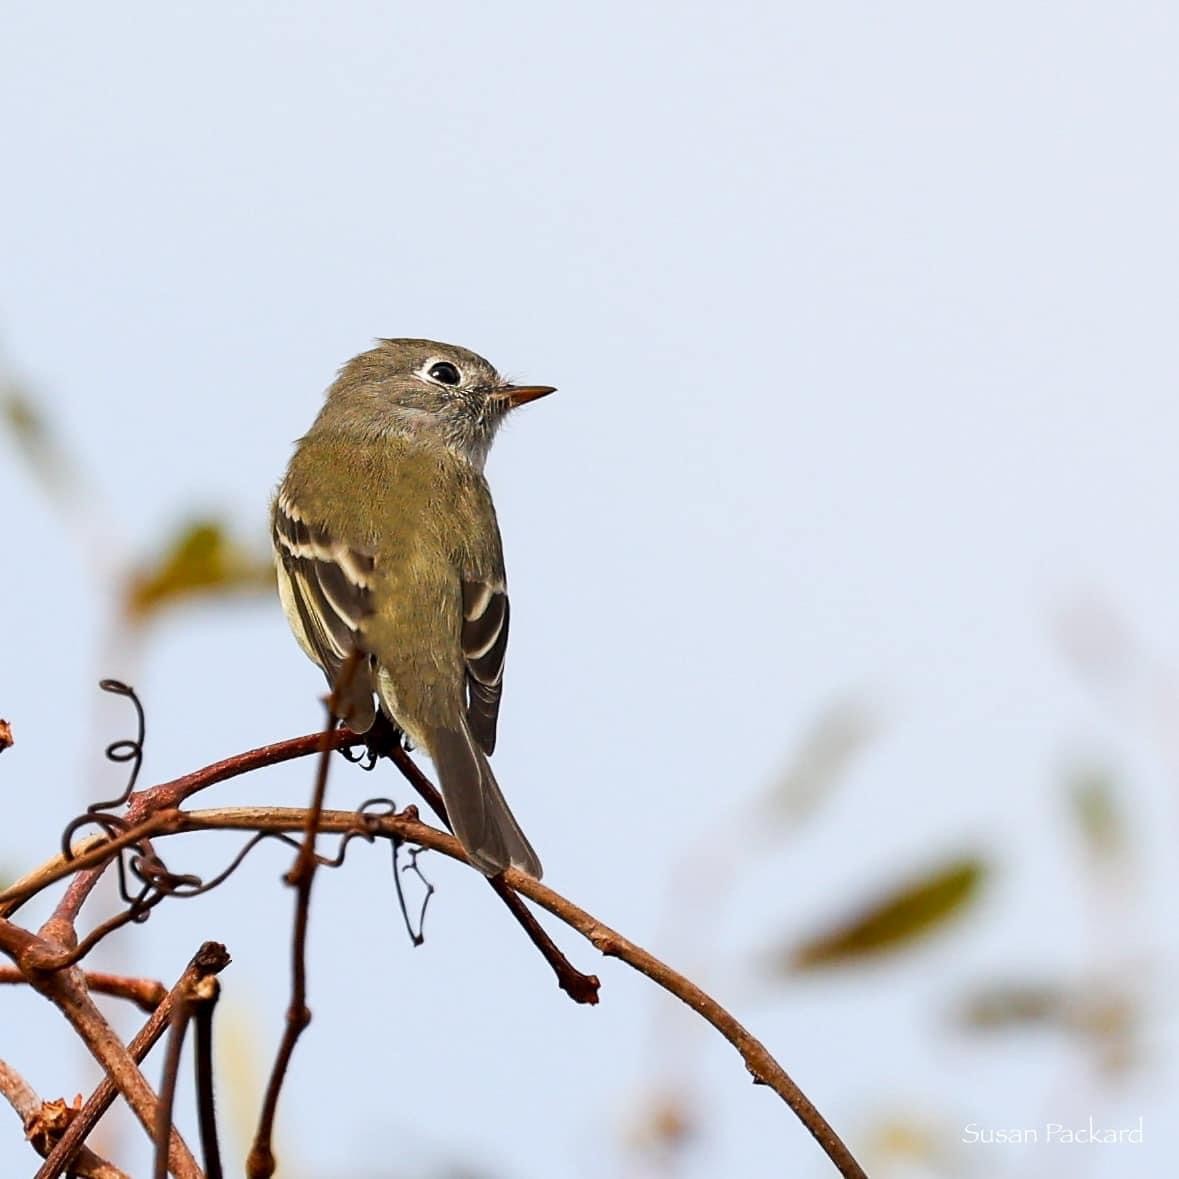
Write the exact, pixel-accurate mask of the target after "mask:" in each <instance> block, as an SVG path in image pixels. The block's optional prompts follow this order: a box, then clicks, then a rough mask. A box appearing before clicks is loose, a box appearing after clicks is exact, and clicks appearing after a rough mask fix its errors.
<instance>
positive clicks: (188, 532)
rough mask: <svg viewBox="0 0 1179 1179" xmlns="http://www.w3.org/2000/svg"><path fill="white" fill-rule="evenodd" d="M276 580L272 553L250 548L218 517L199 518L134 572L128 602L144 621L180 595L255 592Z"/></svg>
mask: <svg viewBox="0 0 1179 1179" xmlns="http://www.w3.org/2000/svg"><path fill="white" fill-rule="evenodd" d="M273 584H274V566H273V563H272V562H271V560H270V558H269V556H268V555H264V554H261V553H254V552H250V551H247V550H246V549H245V548H243V547H242V546H240V545H239V544H237V543H236V542H235V541H233V540H231V539H230V538H229V537H228V536H227V535H226V532H225V529H224V528H223V527H222V525H221V524H219V523H217V522H215V521H198V522H196V523H194V524H190V525H187V526H186V527H184V528H182V529H181V530H180V531H179V532H178V533H177V535H176V537H175V538H174V539H173V541H172V543H171V544H169V545H168V546H167V548H166V549H165V550H164V553H163V554H162V555H161V556H160V558H159V559H158V560H156V561H155V562H153V563H151V564H149V565H147V566H146V567H144V568H140V569H138V570H136V571H135V572H134V573H132V574H131V576H130V578H129V579H128V583H127V587H126V591H125V598H124V602H125V608H126V612H127V615H128V616H129V617H130V618H131V619H132V621H135V622H144V621H146V620H147V619H148V618H150V617H152V616H154V615H155V614H157V613H158V612H159V611H160V610H161V609H162V608H164V607H166V606H172V605H175V604H176V603H178V602H180V601H187V600H192V599H194V598H210V597H216V596H220V595H226V594H237V593H243V592H252V593H256V592H259V591H263V590H269V589H271V588H272V587H273Z"/></svg>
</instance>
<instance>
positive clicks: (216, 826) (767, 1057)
mask: <svg viewBox="0 0 1179 1179" xmlns="http://www.w3.org/2000/svg"><path fill="white" fill-rule="evenodd" d="M307 819H308V812H307V810H305V809H303V808H299V807H229V808H223V809H218V810H208V811H191V812H175V813H174V820H173V823H172V825H171V827H170V829H169V832H168V834H172V833H176V832H180V831H204V830H222V831H223V830H232V831H300V830H303V829H305V827H306V824H307ZM359 822H361V819H360V817H359V816H358V815H357V814H356V813H355V812H353V811H323V812H322V813H321V814H320V816H319V830H320V831H321V832H335V833H339V834H346V833H347V832H349V831H355V830H356V829H357V825H358V823H359ZM363 823H364V829H365V830H366V831H368V832H369V833H370V834H373V835H382V836H385V837H387V838H394V839H400V840H404V841H406V842H408V843H416V844H418V845H419V846H421V847H428V848H431V849H432V850H434V851H438V852H441V853H442V854H443V855H446V856H449V857H450V858H451V859H454V860H459V861H460V862H462V863H467V862H468V861H467V857H466V854H465V853H464V852H463V849H462V847H461V845H460V844H459V842H458V840H457V839H455V838H454V836H453V835H448V834H446V832H444V831H439V830H437V828H434V827H430V826H428V825H427V824H425V823H423V822H421V821H420V820H419V819H418V818H417V815H416V812H410V813H405V812H402V813H400V814H395V815H366V816H365V817H364V819H363ZM504 879H505V881H506V883H507V884H509V885H510V886H511V887H512V888H513V889H515V890H516V891H517V892H518V893H520V894H521V895H522V896H525V897H527V898H528V899H529V900H531V901H534V902H535V903H536V904H538V905H540V907H541V908H543V909H546V910H548V912H550V913H552V914H553V916H554V917H556V918H558V919H559V920H561V921H563V922H564V923H565V924H566V925H568V926H569V927H570V928H571V929H574V930H576V931H577V932H578V933H580V934H581V935H582V937H584V938H586V940H587V941H589V942H590V943H591V944H592V945H593V946H595V947H596V948H597V949H598V950H600V951H601V952H602V953H603V954H605V955H606V956H607V957H613V958H618V959H619V960H621V961H623V962H625V963H626V964H627V965H628V966H630V967H631V968H632V969H633V970H636V971H638V972H639V973H640V974H643V975H646V977H647V978H649V979H651V981H652V982H654V983H655V984H656V985H657V986H660V987H662V988H663V989H664V990H665V991H667V992H668V993H669V994H671V995H674V996H675V997H676V998H677V999H679V1000H680V1001H681V1002H683V1003H685V1004H686V1005H687V1006H689V1007H690V1008H692V1010H693V1011H695V1012H696V1013H697V1014H698V1015H700V1016H701V1018H703V1019H704V1020H706V1021H707V1022H708V1023H710V1024H711V1025H712V1026H713V1027H714V1028H716V1030H717V1031H718V1032H719V1033H720V1034H721V1035H722V1036H724V1038H725V1039H726V1040H728V1042H729V1043H730V1044H732V1045H733V1047H734V1048H735V1049H736V1050H737V1052H738V1053H739V1054H740V1056H741V1058H742V1060H743V1061H744V1062H745V1067H746V1069H748V1071H749V1072H750V1074H751V1075H752V1076H753V1079H754V1081H755V1082H756V1083H758V1084H762V1085H765V1086H767V1087H768V1088H770V1089H772V1090H773V1091H774V1092H775V1093H776V1094H777V1095H778V1096H779V1097H780V1098H781V1099H782V1101H783V1102H785V1104H786V1105H787V1106H789V1108H790V1109H791V1110H792V1111H793V1112H794V1114H795V1116H796V1117H797V1118H798V1119H799V1121H800V1122H802V1124H803V1125H804V1126H805V1127H806V1128H807V1130H809V1131H810V1133H811V1134H812V1135H813V1136H814V1138H815V1140H816V1141H817V1142H818V1143H819V1145H820V1146H821V1147H822V1148H823V1150H824V1152H825V1153H826V1154H827V1157H828V1158H829V1159H830V1160H831V1161H832V1162H833V1163H834V1164H835V1166H836V1168H837V1169H838V1170H839V1173H840V1174H841V1175H842V1176H844V1179H866V1176H865V1173H864V1170H863V1168H862V1167H861V1166H860V1165H859V1163H857V1162H856V1160H855V1158H854V1157H853V1156H852V1154H851V1152H850V1151H849V1150H848V1148H847V1147H846V1146H845V1145H844V1143H843V1141H842V1140H841V1139H840V1138H839V1136H838V1135H837V1134H836V1133H835V1131H834V1130H833V1129H832V1128H831V1126H830V1125H829V1124H828V1122H827V1120H826V1119H825V1118H824V1117H823V1115H822V1114H820V1113H819V1111H818V1110H817V1109H816V1108H815V1107H814V1105H812V1104H811V1102H810V1100H809V1099H808V1098H807V1096H806V1094H804V1093H803V1092H802V1090H801V1089H799V1087H798V1086H797V1085H796V1084H795V1083H794V1081H793V1080H792V1079H791V1078H790V1076H789V1074H787V1072H786V1070H785V1069H783V1068H782V1066H781V1065H780V1064H779V1063H778V1062H777V1061H776V1060H775V1059H774V1057H773V1056H772V1055H771V1053H770V1052H769V1050H768V1049H767V1048H766V1047H765V1045H764V1044H762V1043H761V1041H760V1040H758V1039H757V1038H756V1037H755V1036H753V1034H752V1033H751V1032H749V1030H748V1029H747V1028H745V1027H744V1026H743V1025H742V1024H741V1023H740V1022H739V1021H738V1020H737V1019H736V1018H735V1017H734V1016H733V1015H731V1014H730V1013H729V1012H728V1011H727V1010H726V1009H725V1008H724V1007H722V1006H721V1005H720V1004H719V1003H718V1002H717V1001H716V1000H715V999H713V998H712V997H711V996H710V995H709V994H707V993H706V992H705V991H703V990H702V989H701V988H700V987H698V986H697V985H696V984H695V983H694V982H692V981H691V979H688V978H685V977H684V976H683V975H682V974H680V973H679V972H678V971H676V970H673V969H672V968H671V967H670V966H668V965H667V964H666V963H665V962H662V961H660V960H659V959H658V958H656V957H655V956H654V955H653V954H651V953H649V952H648V951H647V950H644V949H643V948H642V947H641V946H639V945H636V944H635V943H634V942H632V941H630V940H629V939H627V938H625V937H623V936H622V934H620V933H618V932H617V931H616V930H614V929H611V928H610V927H609V926H608V925H605V924H603V923H602V922H601V921H599V920H598V919H597V918H596V917H594V916H592V915H591V914H590V913H587V912H586V911H585V910H584V909H582V908H580V907H579V906H577V905H575V904H574V903H573V902H572V901H570V900H569V899H568V898H566V897H563V896H562V895H561V894H560V893H557V892H555V891H554V890H553V889H551V888H549V887H548V886H546V885H544V884H541V883H540V881H539V880H534V879H533V878H532V877H531V876H528V875H527V874H526V873H524V872H520V871H518V870H517V869H515V868H509V869H508V870H507V871H506V872H505V873H504Z"/></svg>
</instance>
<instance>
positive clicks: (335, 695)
mask: <svg viewBox="0 0 1179 1179" xmlns="http://www.w3.org/2000/svg"><path fill="white" fill-rule="evenodd" d="M359 659H360V656H359V655H358V654H357V653H356V652H353V653H352V655H350V656H349V657H348V659H347V660H346V661H345V663H344V665H343V667H341V669H340V671H339V673H338V674H337V677H336V684H335V686H334V687H333V689H332V693H331V695H330V696H329V697H328V700H327V723H326V724H325V725H324V730H323V735H322V736H321V738H320V742H319V764H318V766H317V767H316V773H315V788H314V790H313V791H312V796H311V806H310V807H309V808H308V809H307V812H306V815H305V816H304V821H303V842H302V844H300V846H299V851H298V853H297V854H296V856H295V862H294V864H293V865H292V866H291V870H290V871H289V872H288V873H287V874H286V876H285V877H284V879H285V880H286V882H287V884H289V885H290V886H291V887H292V888H293V889H294V890H295V919H294V923H293V928H292V930H291V1000H290V1003H289V1004H288V1006H287V1018H286V1025H285V1027H284V1028H283V1035H282V1040H281V1041H280V1042H279V1046H278V1051H277V1052H276V1053H275V1057H274V1065H273V1067H272V1068H271V1071H270V1079H269V1081H268V1082H267V1084H266V1095H265V1097H264V1098H263V1101H262V1111H261V1113H260V1114H259V1116H258V1128H257V1130H256V1131H255V1132H254V1141H253V1142H252V1143H251V1145H250V1153H249V1155H248V1156H247V1158H246V1174H247V1176H249V1179H269V1176H271V1175H273V1174H274V1170H275V1166H276V1163H275V1158H274V1148H273V1145H272V1143H273V1139H274V1119H275V1115H276V1114H277V1113H278V1098H279V1094H280V1093H281V1092H282V1086H283V1082H284V1081H285V1080H286V1075H287V1069H288V1067H289V1066H290V1063H291V1056H292V1055H293V1054H294V1051H295V1045H296V1043H298V1040H299V1037H300V1036H301V1035H302V1034H303V1030H304V1028H306V1027H307V1025H308V1024H309V1023H310V1022H311V1009H310V1008H309V1007H308V1006H307V925H308V922H309V921H310V918H311V886H312V884H313V883H314V881H315V869H316V868H317V867H318V863H317V861H316V858H315V840H316V837H317V836H318V834H319V817H320V815H321V814H322V813H323V803H324V798H325V797H326V795H327V779H328V769H329V768H330V766H331V757H332V735H333V733H334V732H335V731H336V723H337V722H336V713H337V701H338V699H339V698H340V696H341V694H342V692H343V691H344V690H346V688H347V686H348V684H349V683H350V681H351V680H352V677H353V676H354V675H355V674H356V667H357V664H358V662H359Z"/></svg>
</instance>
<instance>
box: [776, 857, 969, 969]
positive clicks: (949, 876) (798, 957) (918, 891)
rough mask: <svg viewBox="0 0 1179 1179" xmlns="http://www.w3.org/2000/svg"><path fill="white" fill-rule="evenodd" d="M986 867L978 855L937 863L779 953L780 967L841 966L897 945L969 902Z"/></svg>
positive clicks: (926, 932) (915, 937) (955, 915)
mask: <svg viewBox="0 0 1179 1179" xmlns="http://www.w3.org/2000/svg"><path fill="white" fill-rule="evenodd" d="M989 871H990V869H989V867H988V866H987V864H986V863H985V862H984V861H983V860H982V859H981V858H979V857H965V858H961V859H956V860H952V861H950V862H949V863H947V864H943V865H942V866H940V867H938V868H936V869H934V870H933V871H931V872H929V873H927V874H926V875H924V876H922V877H921V878H920V879H918V880H915V881H911V882H909V883H905V884H902V885H900V886H899V887H898V888H896V889H895V890H893V891H892V892H890V893H889V894H888V895H886V896H885V897H883V898H882V899H880V900H877V901H874V902H872V903H871V904H869V905H867V906H865V907H864V908H863V909H862V910H861V911H860V912H859V913H857V914H855V915H854V916H852V917H851V918H850V919H849V920H847V921H843V922H840V923H839V924H838V925H836V926H835V927H834V928H832V929H830V930H828V931H826V932H824V933H821V934H819V935H817V936H816V937H813V938H810V939H808V940H806V941H804V942H803V943H802V944H801V945H799V946H796V947H794V948H793V949H790V950H788V951H786V952H785V953H784V954H783V955H782V956H781V958H782V963H781V964H782V967H783V968H784V969H786V970H790V971H802V970H812V969H814V968H816V967H825V966H845V965H848V964H850V963H856V962H858V961H860V960H861V959H864V958H867V957H871V956H874V955H877V954H880V953H883V952H885V951H893V950H898V949H901V948H902V947H904V946H907V945H909V944H911V943H912V942H914V941H916V940H918V939H919V938H923V937H926V936H928V935H929V934H931V933H933V932H934V931H935V930H937V929H939V928H941V927H942V926H944V925H946V924H947V923H948V922H950V921H952V920H954V919H956V918H958V917H960V916H961V915H962V914H963V913H964V912H965V911H966V909H967V908H968V906H969V905H970V904H971V902H972V901H974V900H975V898H976V896H977V894H978V891H979V889H980V887H981V885H982V883H983V881H984V880H985V879H986V877H987V874H988V872H989Z"/></svg>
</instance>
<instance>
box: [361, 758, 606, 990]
mask: <svg viewBox="0 0 1179 1179" xmlns="http://www.w3.org/2000/svg"><path fill="white" fill-rule="evenodd" d="M382 752H383V753H385V755H386V756H387V757H388V758H389V759H390V760H391V761H392V762H393V764H394V765H396V766H397V768H398V769H399V770H400V771H401V773H402V776H403V777H404V778H405V780H406V781H407V782H408V783H409V784H410V785H411V786H412V787H413V788H414V789H415V790H416V791H417V792H418V793H419V794H420V795H421V796H422V798H424V799H425V800H426V803H427V804H428V805H429V807H430V809H431V810H432V811H433V812H434V813H435V814H436V815H437V816H438V818H439V819H440V820H441V822H443V823H444V824H445V825H446V827H447V828H448V829H449V827H450V819H449V817H448V816H447V814H446V804H445V803H444V802H443V801H442V795H441V794H439V792H438V790H437V789H436V788H435V786H434V783H433V782H431V781H430V779H429V778H427V777H426V775H425V774H423V773H422V771H421V770H420V769H418V767H417V764H416V763H415V762H414V760H413V759H412V758H411V757H410V756H409V754H408V753H406V752H405V750H404V749H403V748H402V747H401V744H400V742H398V741H394V742H392V743H391V744H390V745H389V747H388V748H386V749H383V750H382ZM486 879H487V883H488V884H490V885H491V888H492V890H493V891H494V892H495V894H496V895H497V896H498V897H499V899H500V900H501V901H503V903H504V904H505V905H506V906H507V908H508V912H510V913H511V914H512V916H513V917H514V918H515V919H516V921H517V922H519V924H520V926H521V928H522V929H523V930H524V932H525V933H526V934H527V935H528V937H529V940H530V941H531V942H532V944H533V945H534V946H535V947H536V948H537V949H538V950H539V951H540V953H541V956H542V957H543V958H544V960H545V961H546V962H547V963H548V964H549V966H551V967H552V970H553V973H554V974H555V975H556V976H557V986H559V987H560V988H561V990H563V991H564V992H565V994H567V995H568V996H569V997H570V998H571V999H572V1000H573V1001H574V1002H575V1003H588V1004H590V1005H593V1004H596V1003H597V1002H598V989H599V988H600V987H601V985H602V984H601V982H600V981H599V979H598V976H597V975H596V974H583V973H582V972H581V971H580V970H578V969H577V968H576V967H575V966H574V965H573V963H572V962H570V961H569V959H568V958H566V957H565V955H564V954H563V953H562V952H561V950H560V949H559V948H558V946H557V943H556V942H554V941H553V939H552V938H551V937H549V935H548V934H547V933H545V931H544V927H543V926H542V925H541V924H540V922H539V921H537V920H536V918H535V917H533V915H532V914H531V913H530V912H529V911H528V908H527V906H526V905H525V904H524V903H523V902H522V901H521V900H520V898H519V897H518V896H517V895H516V894H515V893H514V892H513V891H512V889H511V887H510V886H509V885H508V884H507V882H506V881H505V880H504V878H503V876H502V875H499V876H490V877H487V878H486Z"/></svg>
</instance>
